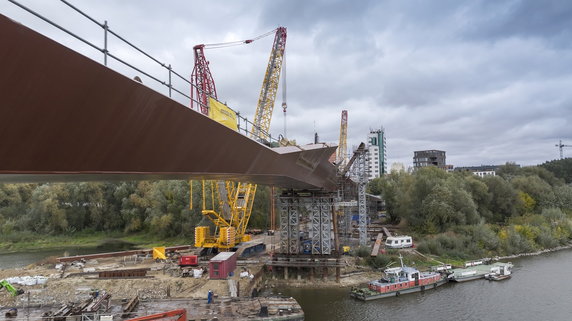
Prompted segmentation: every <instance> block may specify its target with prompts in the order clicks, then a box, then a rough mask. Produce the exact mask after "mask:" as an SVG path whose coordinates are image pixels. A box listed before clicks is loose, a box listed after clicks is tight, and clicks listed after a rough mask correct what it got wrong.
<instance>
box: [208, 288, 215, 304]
mask: <svg viewBox="0 0 572 321" xmlns="http://www.w3.org/2000/svg"><path fill="white" fill-rule="evenodd" d="M213 296H214V293H213V291H212V290H210V289H209V293H208V294H207V303H208V304H211V303H212V302H213Z"/></svg>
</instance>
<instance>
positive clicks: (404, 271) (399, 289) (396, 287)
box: [350, 255, 448, 301]
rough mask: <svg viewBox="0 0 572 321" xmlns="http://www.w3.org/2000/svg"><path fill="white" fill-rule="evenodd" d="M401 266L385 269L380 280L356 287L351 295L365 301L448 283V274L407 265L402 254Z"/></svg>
mask: <svg viewBox="0 0 572 321" xmlns="http://www.w3.org/2000/svg"><path fill="white" fill-rule="evenodd" d="M399 259H400V261H401V267H395V268H389V269H385V270H384V271H383V272H384V274H385V276H384V277H382V278H381V279H379V280H373V281H370V282H369V283H368V286H367V288H360V289H357V288H354V289H352V291H351V292H350V296H352V297H354V298H356V299H358V300H363V301H369V300H375V299H381V298H387V297H392V296H400V295H401V294H406V293H413V292H419V291H425V290H429V289H435V288H437V287H438V286H440V285H443V284H445V283H447V281H448V279H447V277H446V275H444V274H441V273H437V272H420V271H419V270H417V269H415V268H412V267H408V266H405V265H404V264H403V257H402V256H401V255H400V256H399Z"/></svg>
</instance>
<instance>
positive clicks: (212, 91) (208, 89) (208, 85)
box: [191, 45, 217, 116]
mask: <svg viewBox="0 0 572 321" xmlns="http://www.w3.org/2000/svg"><path fill="white" fill-rule="evenodd" d="M193 50H194V52H195V67H194V68H193V73H192V74H191V83H192V84H193V85H194V86H191V108H193V109H194V107H195V106H196V107H197V110H200V112H201V114H203V115H206V116H208V115H209V108H208V103H209V101H208V99H209V96H210V97H212V98H214V99H217V95H216V86H215V82H214V79H213V76H212V74H211V71H210V69H209V62H208V61H207V58H206V57H205V51H204V50H205V45H196V46H194V47H193Z"/></svg>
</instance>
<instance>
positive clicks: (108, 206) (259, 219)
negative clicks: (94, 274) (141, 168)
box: [0, 181, 270, 237]
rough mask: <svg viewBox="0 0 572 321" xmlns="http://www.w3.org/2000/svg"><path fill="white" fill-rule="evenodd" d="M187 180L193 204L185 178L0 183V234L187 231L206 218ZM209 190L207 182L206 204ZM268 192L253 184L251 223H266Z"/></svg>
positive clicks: (197, 191)
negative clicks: (181, 179) (178, 179)
mask: <svg viewBox="0 0 572 321" xmlns="http://www.w3.org/2000/svg"><path fill="white" fill-rule="evenodd" d="M192 184H193V188H192V191H193V192H192V194H193V195H192V200H193V202H192V208H191V207H190V203H191V192H190V190H191V189H190V185H189V182H188V181H131V182H82V183H44V184H0V232H1V233H0V235H2V236H7V235H13V234H17V233H21V232H32V233H38V234H51V235H58V234H71V233H74V232H80V231H107V232H112V231H119V232H124V233H135V232H137V233H138V232H149V233H154V234H157V235H160V236H164V237H172V236H183V237H186V236H188V237H191V236H192V235H193V234H194V228H195V226H197V225H209V224H210V221H208V219H206V218H204V217H203V215H202V213H201V210H202V206H203V204H202V196H201V195H202V186H201V182H200V181H193V182H192ZM213 193H216V191H212V190H211V185H210V184H207V185H206V191H205V195H206V202H207V204H209V205H208V206H211V204H212V199H211V196H212V195H213ZM269 194H270V191H269V188H268V187H265V186H259V187H258V189H257V193H256V198H255V201H254V207H253V212H252V216H251V220H250V222H251V224H250V226H252V227H257V228H265V227H266V224H267V215H268V211H269ZM216 203H217V202H215V207H216V206H217V205H216Z"/></svg>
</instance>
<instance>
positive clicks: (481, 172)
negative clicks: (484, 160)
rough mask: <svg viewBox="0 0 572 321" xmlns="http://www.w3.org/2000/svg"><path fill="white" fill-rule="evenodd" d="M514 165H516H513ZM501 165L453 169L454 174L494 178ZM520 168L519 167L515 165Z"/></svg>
mask: <svg viewBox="0 0 572 321" xmlns="http://www.w3.org/2000/svg"><path fill="white" fill-rule="evenodd" d="M515 165H516V164H515ZM501 166H502V165H481V166H464V167H455V171H456V172H471V173H473V174H475V175H477V176H479V177H485V176H496V175H497V174H496V172H497V171H498V169H499V167H501ZM516 166H518V167H520V165H516Z"/></svg>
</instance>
